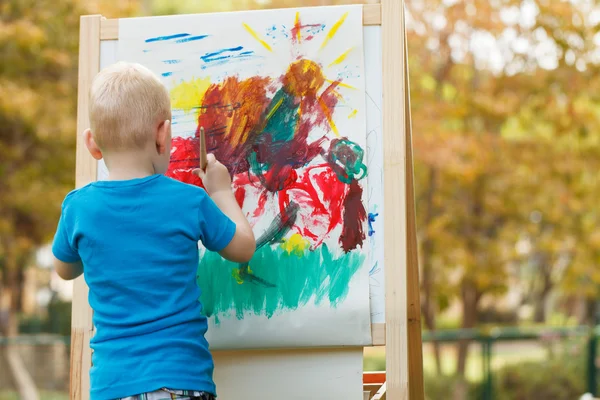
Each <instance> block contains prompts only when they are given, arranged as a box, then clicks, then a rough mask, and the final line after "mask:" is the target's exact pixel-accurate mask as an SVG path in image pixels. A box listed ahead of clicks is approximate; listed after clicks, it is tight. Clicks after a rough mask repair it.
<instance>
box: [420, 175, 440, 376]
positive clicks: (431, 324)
mask: <svg viewBox="0 0 600 400" xmlns="http://www.w3.org/2000/svg"><path fill="white" fill-rule="evenodd" d="M437 181H438V171H437V170H436V169H435V168H430V169H429V187H428V189H427V194H426V197H425V219H424V223H423V226H424V227H425V229H426V230H427V229H428V227H429V224H430V223H431V221H432V220H433V218H434V215H435V210H434V206H433V195H434V193H435V191H436V189H437ZM421 249H422V252H421V263H422V264H421V265H423V278H422V281H421V282H422V288H423V303H422V313H423V317H424V320H425V326H426V327H427V329H429V330H430V331H435V328H436V326H435V307H434V303H435V302H434V299H433V265H432V262H431V259H432V255H433V252H434V242H433V240H432V239H431V236H430V235H429V233H426V234H425V235H424V236H423V240H422V245H421ZM433 353H434V356H435V367H436V372H437V374H438V375H441V374H442V361H441V355H440V344H439V343H438V342H433Z"/></svg>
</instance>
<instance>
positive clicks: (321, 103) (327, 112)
mask: <svg viewBox="0 0 600 400" xmlns="http://www.w3.org/2000/svg"><path fill="white" fill-rule="evenodd" d="M319 105H320V106H321V109H322V110H323V112H324V113H325V116H326V117H327V122H329V126H331V130H332V131H333V133H335V135H336V136H340V132H339V131H338V128H337V126H335V122H333V118H331V111H330V110H329V107H327V104H325V102H324V101H323V99H321V98H320V97H319Z"/></svg>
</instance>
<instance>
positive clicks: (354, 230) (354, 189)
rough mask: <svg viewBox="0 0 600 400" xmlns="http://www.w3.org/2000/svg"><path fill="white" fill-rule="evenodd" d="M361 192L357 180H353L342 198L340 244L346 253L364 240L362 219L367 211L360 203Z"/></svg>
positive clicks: (365, 216)
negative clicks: (342, 212)
mask: <svg viewBox="0 0 600 400" xmlns="http://www.w3.org/2000/svg"><path fill="white" fill-rule="evenodd" d="M362 192H363V190H362V187H361V186H360V185H359V184H358V181H356V180H353V181H352V182H351V183H350V187H349V189H348V195H347V196H346V198H345V199H344V225H343V228H342V234H341V235H340V244H341V245H342V249H344V252H346V253H348V252H349V251H351V250H354V249H356V248H357V247H358V246H362V244H363V241H364V240H365V232H364V229H363V221H365V219H366V218H367V212H366V211H365V207H364V205H363V203H362Z"/></svg>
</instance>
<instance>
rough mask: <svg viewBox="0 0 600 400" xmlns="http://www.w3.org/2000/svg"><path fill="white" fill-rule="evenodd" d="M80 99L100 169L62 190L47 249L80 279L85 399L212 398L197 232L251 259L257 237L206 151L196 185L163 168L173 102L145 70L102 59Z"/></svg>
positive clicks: (66, 272) (67, 274)
mask: <svg viewBox="0 0 600 400" xmlns="http://www.w3.org/2000/svg"><path fill="white" fill-rule="evenodd" d="M89 103H90V107H89V114H90V126H91V127H90V129H86V131H85V132H83V141H84V143H85V145H86V147H87V148H88V150H89V152H90V154H91V155H92V156H93V157H94V158H95V159H97V160H100V159H104V160H105V162H106V165H107V167H108V170H109V177H108V180H106V181H102V182H95V183H92V184H89V185H87V186H85V187H83V188H81V189H79V190H76V191H73V192H71V193H70V194H69V195H68V196H67V197H66V198H65V201H64V202H63V208H62V214H61V218H60V221H59V223H58V228H57V231H56V235H55V238H54V243H53V247H52V249H53V253H54V266H55V269H56V272H57V273H58V275H59V276H61V277H62V278H64V279H75V278H77V277H78V276H80V275H81V274H82V273H83V274H84V276H85V280H86V282H87V284H88V286H89V288H90V292H89V302H90V306H91V307H92V309H93V311H94V316H93V322H94V325H95V327H96V334H95V336H94V337H93V338H92V340H91V343H90V344H91V347H92V349H93V351H94V352H93V355H92V362H93V366H92V368H91V370H90V381H91V393H90V395H91V396H90V397H91V399H92V400H113V399H119V398H128V400H130V399H129V398H133V397H132V396H136V397H137V398H138V399H151V398H172V399H174V398H177V399H182V400H183V399H185V400H188V399H190V398H195V399H196V398H202V399H213V398H214V395H215V394H216V391H215V385H214V382H213V380H212V370H213V361H212V357H211V354H210V353H209V350H208V344H207V342H206V339H205V338H204V334H205V333H206V328H207V321H206V318H205V317H203V316H202V313H201V311H202V306H201V304H200V289H199V288H198V287H197V285H196V271H197V269H198V261H199V260H198V253H199V252H198V241H202V243H203V244H204V246H205V247H206V248H207V249H208V250H211V251H218V252H219V254H220V255H221V256H223V257H224V258H226V259H228V260H231V261H235V262H247V261H249V260H250V258H251V257H252V255H253V254H254V250H255V247H256V242H255V240H254V234H253V233H252V228H251V227H250V225H249V224H248V221H247V220H246V218H245V216H244V214H243V213H242V210H241V209H240V207H239V205H238V204H237V202H236V200H235V196H234V195H233V192H232V190H231V176H230V175H229V172H228V171H227V168H226V167H225V166H224V165H223V164H221V163H219V162H218V161H217V160H216V159H215V158H214V156H213V155H212V154H209V155H208V163H207V165H206V167H205V168H204V169H197V170H195V171H194V172H195V173H196V174H198V176H200V178H201V179H202V182H203V185H204V187H205V188H206V192H205V191H204V190H203V189H200V188H198V187H195V186H191V185H187V184H184V183H181V182H177V181H175V180H172V179H170V178H167V177H165V176H164V175H162V174H164V173H165V172H166V171H167V168H168V165H169V160H170V154H171V121H170V119H171V104H170V99H169V93H168V91H167V90H166V88H165V87H164V86H163V85H162V83H161V82H160V80H159V79H158V78H157V77H156V76H155V75H153V74H152V72H150V71H149V70H148V69H147V68H144V67H143V66H141V65H138V64H130V63H117V64H114V65H112V66H110V67H108V68H105V69H104V70H102V71H101V72H100V73H99V74H98V75H97V76H96V77H95V78H94V82H92V87H91V90H90V102H89ZM209 196H210V197H209Z"/></svg>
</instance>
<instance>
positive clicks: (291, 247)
mask: <svg viewBox="0 0 600 400" xmlns="http://www.w3.org/2000/svg"><path fill="white" fill-rule="evenodd" d="M309 247H310V243H309V242H308V240H306V239H304V238H303V237H302V235H300V234H299V233H294V234H293V235H292V236H290V238H289V239H283V243H281V248H282V249H283V250H284V251H286V252H287V253H288V254H292V253H293V254H295V255H297V256H298V257H302V255H304V251H305V250H306V249H308V248H309Z"/></svg>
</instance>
